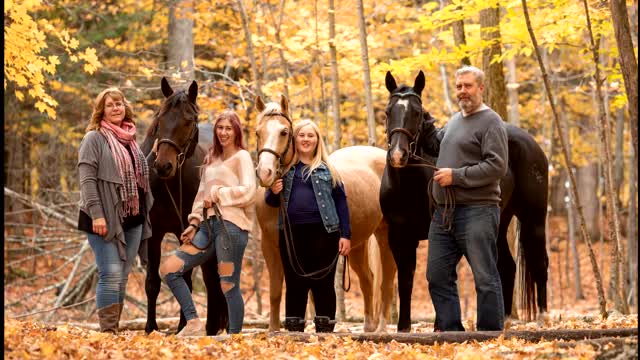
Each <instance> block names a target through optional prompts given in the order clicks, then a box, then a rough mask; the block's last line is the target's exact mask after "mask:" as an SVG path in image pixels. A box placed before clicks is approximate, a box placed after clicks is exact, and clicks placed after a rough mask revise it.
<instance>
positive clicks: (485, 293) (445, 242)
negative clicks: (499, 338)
mask: <svg viewBox="0 0 640 360" xmlns="http://www.w3.org/2000/svg"><path fill="white" fill-rule="evenodd" d="M443 210H444V208H443V207H441V206H438V207H437V208H436V211H435V213H434V216H433V219H432V220H431V226H430V229H429V253H428V255H427V281H428V282H429V293H430V294H431V301H432V302H433V306H434V308H435V310H436V321H435V326H434V327H435V329H436V330H440V331H464V327H463V326H462V321H461V314H460V298H459V297H458V288H457V279H458V276H457V273H456V265H457V264H458V262H459V261H460V259H461V258H462V256H463V255H464V257H465V258H466V259H467V262H468V263H469V265H470V266H471V271H472V272H473V278H474V282H475V285H476V303H477V329H478V330H502V329H503V328H504V301H503V298H502V284H501V283H500V275H499V274H498V268H497V265H496V263H497V248H496V241H497V239H498V225H499V222H500V208H499V207H498V206H496V205H458V206H456V207H455V209H454V210H453V213H452V214H451V216H452V226H451V229H450V230H449V231H447V229H446V227H445V226H444V225H443V221H442V215H443Z"/></svg>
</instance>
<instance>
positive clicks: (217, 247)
mask: <svg viewBox="0 0 640 360" xmlns="http://www.w3.org/2000/svg"><path fill="white" fill-rule="evenodd" d="M206 221H208V222H209V226H210V228H211V230H212V231H213V236H212V238H213V244H211V245H209V247H207V248H206V249H205V250H202V251H198V252H197V253H196V254H193V255H192V254H189V253H187V252H185V251H183V250H182V249H180V248H179V249H177V250H176V252H175V255H176V256H177V257H178V258H179V259H180V260H182V262H183V263H184V265H183V266H182V268H181V269H179V270H178V271H175V272H169V273H167V274H166V275H165V276H164V281H165V282H166V283H167V285H168V286H169V288H170V289H171V292H173V295H174V296H175V297H176V299H177V300H178V303H180V308H181V309H182V312H183V313H184V316H185V318H186V319H187V320H191V319H195V318H197V317H198V312H197V311H196V307H195V304H194V303H193V299H192V298H191V292H189V287H187V283H186V282H185V281H184V279H183V278H182V276H183V274H184V273H185V272H186V271H189V270H190V269H193V268H194V267H196V266H198V265H202V264H203V263H205V262H206V261H207V260H209V259H211V258H212V257H214V256H217V257H218V274H219V275H220V283H221V285H222V290H223V292H224V296H225V298H226V300H227V309H228V311H229V329H228V330H227V332H228V333H229V334H237V333H240V331H241V330H242V323H243V321H244V300H243V299H242V294H241V293H240V272H241V269H242V258H243V257H244V251H245V248H246V247H247V242H248V240H249V233H248V232H247V231H246V230H242V229H240V228H239V227H237V226H236V225H235V224H233V223H232V222H229V221H226V220H225V221H224V224H225V226H226V228H227V231H228V232H229V237H230V239H225V236H226V235H225V232H224V230H223V228H222V225H221V223H220V221H219V220H218V218H217V217H213V216H212V217H210V218H208V219H207V220H206ZM208 236H209V232H208V230H207V226H206V224H205V222H204V221H203V222H201V223H200V228H199V229H198V231H197V233H196V235H195V237H194V239H193V241H192V242H194V243H197V244H203V243H206V240H205V239H204V238H202V237H208ZM198 237H200V238H198ZM225 243H228V247H227V248H226V249H225ZM226 264H232V265H233V267H232V268H230V269H227V266H228V265H226ZM229 267H230V266H229ZM225 290H226V291H225Z"/></svg>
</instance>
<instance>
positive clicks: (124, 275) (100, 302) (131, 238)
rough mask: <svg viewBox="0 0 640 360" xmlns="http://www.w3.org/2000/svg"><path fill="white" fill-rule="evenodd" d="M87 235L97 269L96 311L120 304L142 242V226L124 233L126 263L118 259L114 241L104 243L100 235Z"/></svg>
mask: <svg viewBox="0 0 640 360" xmlns="http://www.w3.org/2000/svg"><path fill="white" fill-rule="evenodd" d="M87 235H88V238H89V245H91V249H92V250H93V254H94V256H95V258H96V265H97V267H98V286H96V305H97V307H98V309H102V308H104V307H106V306H109V305H113V304H122V303H123V302H124V295H125V292H126V290H127V280H128V278H129V272H130V271H131V267H132V266H133V262H134V261H135V259H136V256H137V255H138V248H139V247H140V242H141V241H142V225H137V226H134V227H132V228H130V229H128V230H125V231H124V239H125V242H126V243H127V245H126V252H127V261H122V260H121V259H120V255H119V254H118V247H117V245H116V243H115V240H114V241H105V240H104V238H103V237H102V236H100V235H96V234H89V233H87Z"/></svg>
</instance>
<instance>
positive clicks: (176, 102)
mask: <svg viewBox="0 0 640 360" xmlns="http://www.w3.org/2000/svg"><path fill="white" fill-rule="evenodd" d="M181 104H186V105H187V106H188V107H187V109H189V110H191V111H192V112H193V113H195V114H196V115H197V114H198V113H199V112H200V107H198V105H197V104H193V103H191V101H189V96H188V95H187V92H186V91H185V90H180V91H176V92H174V93H173V94H171V95H169V97H168V98H166V99H164V100H163V101H162V104H160V109H158V111H157V112H156V113H155V115H154V116H153V122H152V123H151V125H150V126H149V128H148V129H147V135H153V133H154V132H155V129H156V128H157V125H158V121H159V120H160V118H161V117H162V116H163V115H164V114H166V113H167V112H168V111H169V110H171V109H173V108H175V107H178V106H180V105H181ZM183 109H184V108H183ZM196 120H197V117H196Z"/></svg>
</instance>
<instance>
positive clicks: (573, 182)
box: [522, 0, 607, 319]
mask: <svg viewBox="0 0 640 360" xmlns="http://www.w3.org/2000/svg"><path fill="white" fill-rule="evenodd" d="M522 8H523V12H524V17H525V21H526V24H527V30H528V32H529V36H530V37H531V42H532V44H533V49H534V51H535V54H536V58H537V60H538V65H539V66H540V71H541V72H542V79H543V80H544V87H545V89H546V92H547V99H548V101H549V106H550V107H551V111H552V113H553V120H554V123H555V125H556V130H557V131H558V139H559V141H560V146H561V148H562V155H563V156H564V160H565V167H566V169H567V173H568V174H569V180H570V181H571V191H572V194H573V196H574V199H575V203H576V210H577V212H578V217H579V218H580V231H581V232H582V237H583V239H584V241H585V243H586V244H587V247H588V248H589V259H590V260H591V266H592V267H593V272H594V276H595V279H596V289H597V290H598V303H599V305H600V316H601V317H602V318H603V319H606V318H607V300H606V299H605V297H604V288H603V287H602V277H601V276H600V270H599V269H598V263H597V262H596V257H595V255H594V253H593V247H592V245H591V237H590V236H589V233H588V232H587V228H586V225H585V220H584V215H583V214H582V205H581V202H580V197H579V196H578V192H577V191H576V180H575V177H574V176H573V174H572V173H571V171H569V170H568V169H571V168H572V167H573V165H572V164H571V159H570V158H569V153H568V150H567V145H566V143H565V141H564V131H563V129H562V127H561V126H560V121H559V120H558V112H557V111H556V107H555V99H554V97H553V94H552V93H551V86H550V85H549V79H548V77H547V72H546V69H545V67H544V64H543V63H542V57H541V56H540V48H539V47H538V41H537V40H536V37H535V34H534V32H533V28H532V27H531V20H530V18H529V10H528V8H527V0H522Z"/></svg>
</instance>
